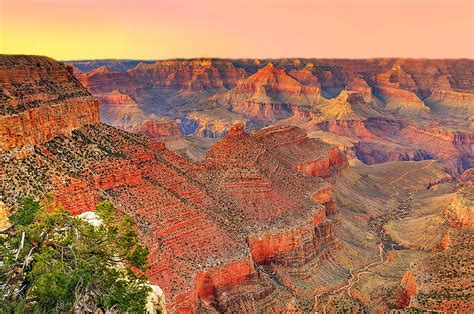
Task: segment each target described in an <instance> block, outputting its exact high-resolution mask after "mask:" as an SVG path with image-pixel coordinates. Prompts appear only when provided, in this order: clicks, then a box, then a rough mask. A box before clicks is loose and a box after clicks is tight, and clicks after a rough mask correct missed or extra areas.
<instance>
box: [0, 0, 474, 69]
mask: <svg viewBox="0 0 474 314" xmlns="http://www.w3.org/2000/svg"><path fill="white" fill-rule="evenodd" d="M472 38H474V1H470V0H413V1H407V0H387V1H383V2H381V1H374V0H361V1H355V0H334V1H329V0H314V1H312V0H253V1H249V0H156V1H155V0H122V1H112V0H102V1H93V0H0V53H9V54H39V55H47V56H50V57H53V58H56V59H59V60H74V59H76V60H77V59H106V58H127V59H163V58H179V57H185V58H190V57H224V58H225V57H230V58H246V57H249V58H277V57H319V58H324V57H327V58H330V57H333V58H344V57H346V58H370V57H416V58H422V57H425V58H456V57H458V58H459V57H467V58H474V40H472Z"/></svg>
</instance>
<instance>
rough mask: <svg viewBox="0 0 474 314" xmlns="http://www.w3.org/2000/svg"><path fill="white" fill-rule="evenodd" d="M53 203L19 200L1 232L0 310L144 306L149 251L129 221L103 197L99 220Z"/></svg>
mask: <svg viewBox="0 0 474 314" xmlns="http://www.w3.org/2000/svg"><path fill="white" fill-rule="evenodd" d="M52 204H53V202H52V200H51V198H49V199H47V200H45V201H43V202H39V201H36V200H33V199H31V198H25V199H23V201H22V205H21V207H20V208H19V210H18V211H17V212H16V213H15V214H14V215H12V216H11V217H10V221H11V222H12V227H10V228H9V229H8V230H7V231H6V232H4V234H3V235H0V306H3V308H0V312H2V311H3V310H5V311H6V312H20V313H22V312H25V311H26V312H38V313H43V312H48V313H51V312H61V313H63V312H70V311H79V312H89V311H91V312H92V311H96V310H98V309H101V310H102V311H106V310H109V311H110V310H111V311H116V312H125V311H128V312H133V313H140V312H143V311H144V307H145V304H146V298H147V295H148V293H149V291H150V288H149V287H148V286H147V285H146V280H145V278H144V277H143V276H142V275H137V273H141V272H142V271H144V270H146V268H147V267H148V266H147V264H146V258H147V255H148V249H147V248H146V247H144V246H142V245H140V243H139V240H138V237H137V234H136V232H135V231H134V221H133V220H132V219H131V218H130V217H129V216H127V215H125V216H122V217H118V216H117V215H116V211H115V209H114V206H113V204H112V203H110V202H107V201H106V202H101V203H99V204H98V205H97V206H96V215H97V216H98V217H99V219H100V221H101V223H100V224H99V225H98V226H94V225H92V224H90V223H89V222H87V221H86V220H84V219H81V218H78V217H75V216H71V215H70V213H69V212H68V211H66V210H64V209H63V208H61V207H54V206H53V205H52Z"/></svg>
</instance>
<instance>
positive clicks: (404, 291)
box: [395, 271, 416, 308]
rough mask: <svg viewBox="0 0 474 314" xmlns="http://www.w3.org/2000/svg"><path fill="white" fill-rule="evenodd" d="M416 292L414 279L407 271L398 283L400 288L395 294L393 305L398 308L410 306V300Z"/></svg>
mask: <svg viewBox="0 0 474 314" xmlns="http://www.w3.org/2000/svg"><path fill="white" fill-rule="evenodd" d="M415 292H416V279H415V276H413V273H412V272H410V271H407V272H406V273H405V274H404V275H403V278H402V280H401V282H400V286H399V287H398V288H397V290H396V292H395V299H396V301H395V304H396V306H398V307H402V308H405V307H408V306H409V305H410V299H411V297H412V295H413V294H415Z"/></svg>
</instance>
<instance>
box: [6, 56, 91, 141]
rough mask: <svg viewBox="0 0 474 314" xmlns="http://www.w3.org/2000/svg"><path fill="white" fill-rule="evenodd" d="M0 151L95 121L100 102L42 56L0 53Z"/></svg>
mask: <svg viewBox="0 0 474 314" xmlns="http://www.w3.org/2000/svg"><path fill="white" fill-rule="evenodd" d="M0 91H1V94H0V96H1V103H0V104H1V105H0V114H1V116H0V150H8V149H11V148H20V147H22V146H25V145H36V144H42V143H45V142H47V141H49V140H51V139H52V138H53V137H55V136H57V135H70V134H71V132H72V131H74V130H76V129H78V128H80V127H82V126H84V125H87V124H96V123H99V111H98V110H99V103H98V102H97V100H96V99H95V98H93V97H92V96H91V95H90V94H89V92H87V91H86V90H85V89H84V88H83V87H82V86H81V84H80V83H79V82H78V81H77V79H76V78H75V77H74V76H73V75H72V69H71V68H68V67H66V66H65V65H63V64H61V63H58V62H56V61H54V60H52V59H49V58H46V57H34V56H8V55H3V56H0Z"/></svg>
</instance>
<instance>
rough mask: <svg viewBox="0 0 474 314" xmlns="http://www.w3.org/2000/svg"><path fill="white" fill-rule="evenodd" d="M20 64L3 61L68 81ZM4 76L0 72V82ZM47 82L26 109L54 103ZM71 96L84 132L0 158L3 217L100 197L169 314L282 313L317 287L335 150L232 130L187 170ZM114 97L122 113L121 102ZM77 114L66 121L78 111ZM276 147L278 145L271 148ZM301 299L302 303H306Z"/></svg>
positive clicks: (79, 208)
mask: <svg viewBox="0 0 474 314" xmlns="http://www.w3.org/2000/svg"><path fill="white" fill-rule="evenodd" d="M22 58H23V57H16V56H13V57H6V59H8V60H7V61H8V62H14V63H15V64H16V63H19V62H20V61H21V62H22V63H23V65H22V67H21V68H22V69H23V68H28V69H29V71H30V76H31V77H35V76H36V75H38V73H42V71H43V70H42V68H41V67H42V65H41V66H38V67H36V62H38V63H39V64H46V65H47V66H49V67H53V68H55V67H57V68H58V69H61V71H62V70H64V71H65V72H66V73H65V74H64V76H65V77H66V78H70V77H71V76H70V75H71V74H70V73H69V72H68V71H67V70H66V68H65V67H64V66H62V65H61V64H59V63H57V62H55V61H53V60H50V59H46V58H41V57H32V58H27V59H22ZM25 60H26V61H25ZM30 68H31V69H30ZM8 71H9V70H6V69H5V68H0V77H7V75H5V74H4V73H3V72H8ZM100 71H107V70H106V69H101V70H100ZM47 72H48V71H47ZM49 72H53V71H49ZM45 78H47V77H45ZM49 79H50V80H51V83H50V84H51V89H49V90H47V91H41V92H39V93H40V94H39V95H42V96H41V97H43V98H44V99H46V101H45V102H42V101H38V102H37V103H35V105H34V106H36V107H34V108H32V109H28V110H36V108H45V110H50V108H51V107H55V106H56V104H55V103H49V102H48V101H49V99H56V98H55V97H56V96H57V95H56V94H55V89H60V88H62V85H61V84H62V81H63V79H62V78H61V77H59V78H58V77H52V78H49ZM71 80H72V82H75V83H77V81H76V80H75V79H73V78H71ZM22 84H25V85H26V86H29V85H28V84H33V83H31V81H29V80H26V82H24V83H19V86H18V85H12V86H16V88H17V89H18V90H20V91H25V94H24V96H23V97H24V98H25V99H38V100H40V99H42V98H38V97H39V95H38V94H36V89H26V88H23V85H22ZM36 85H41V84H40V83H39V82H35V84H33V86H36ZM8 91H9V93H12V94H17V93H18V91H16V89H13V88H12V89H9V90H8ZM27 91H29V93H27ZM75 93H76V94H79V95H80V94H82V93H84V94H85V95H86V96H84V97H85V98H86V99H88V100H91V104H92V105H93V106H91V107H88V108H89V109H90V110H94V112H93V113H92V116H93V117H95V119H91V120H86V121H83V120H81V116H76V117H75V119H77V120H79V121H81V122H84V123H83V124H81V125H77V121H76V122H71V124H72V126H66V127H67V128H68V132H63V131H57V132H56V133H54V134H51V136H50V137H47V138H41V140H38V141H35V142H32V143H30V144H31V149H30V151H29V154H26V155H22V156H18V155H17V153H16V151H15V146H13V145H11V146H8V147H6V149H5V151H2V155H1V158H0V160H1V164H0V166H1V168H0V169H2V171H1V179H2V187H4V189H3V190H2V191H1V199H2V200H4V202H5V205H6V206H8V208H10V209H12V210H15V209H16V208H17V206H18V204H19V200H20V197H22V196H24V195H30V196H33V197H42V196H43V195H44V194H45V193H47V192H51V193H53V195H54V196H55V201H56V203H58V204H60V205H62V206H64V207H65V208H66V209H67V210H70V211H71V213H72V214H74V215H77V214H81V213H84V212H91V211H93V209H94V205H95V203H96V202H98V201H99V200H101V199H107V200H111V201H112V202H114V203H115V204H116V206H117V209H118V210H119V211H121V212H124V213H128V214H130V215H131V216H132V217H134V218H135V220H136V221H137V231H138V232H139V234H140V236H141V238H142V239H143V241H144V242H145V243H146V244H147V245H148V246H149V247H150V249H151V253H150V256H149V260H150V263H151V269H150V270H149V271H148V272H147V276H148V278H149V280H150V281H151V283H152V284H157V285H159V286H160V287H161V288H162V290H163V292H164V294H165V296H166V301H167V306H168V308H169V309H170V311H172V312H181V311H228V312H241V311H247V310H248V311H256V312H262V311H281V310H283V309H285V308H287V307H288V306H289V298H290V296H291V295H293V294H295V292H296V291H300V289H302V288H301V287H299V286H298V285H300V284H299V283H301V282H304V287H306V288H305V289H309V290H308V291H311V289H313V288H315V287H316V284H317V283H316V281H313V279H311V280H307V279H308V278H309V277H311V278H313V277H314V275H311V273H308V270H307V269H308V267H310V266H311V267H313V268H311V269H313V270H314V269H316V268H314V267H317V266H315V265H318V263H320V261H322V260H324V259H326V258H328V256H329V255H330V254H331V252H332V251H335V250H336V249H337V240H336V238H335V237H334V229H335V225H334V222H333V218H332V216H333V215H334V214H335V213H336V212H337V207H336V203H335V200H334V197H333V195H332V190H331V185H330V184H329V183H328V182H327V181H325V180H323V179H321V178H319V177H329V176H332V175H335V174H337V173H338V172H340V171H341V170H342V169H343V168H344V167H346V166H347V160H346V159H345V157H344V156H343V155H340V153H339V152H338V151H337V150H334V149H333V148H332V147H330V146H328V145H326V144H323V143H320V142H318V141H316V140H314V139H308V138H307V137H306V135H305V132H304V131H302V130H300V129H298V128H296V127H292V128H288V127H283V128H282V127H278V126H277V127H270V128H267V129H265V130H262V131H260V132H258V133H255V134H247V133H246V132H245V130H244V125H243V124H237V125H235V126H233V127H231V128H230V132H229V134H227V136H226V138H225V139H223V140H222V141H220V142H219V143H218V144H216V145H215V146H214V147H213V148H212V149H211V150H210V151H209V153H208V154H207V155H206V157H205V158H204V160H203V161H202V162H200V163H193V162H191V161H190V160H188V159H186V158H182V157H180V156H179V155H177V154H175V153H173V152H171V151H169V150H168V149H167V148H166V147H165V144H164V143H163V142H159V141H156V140H155V139H152V138H150V137H144V136H140V135H136V134H132V133H127V132H125V131H123V130H119V129H116V128H113V127H110V126H106V125H104V124H101V123H99V122H98V115H99V108H98V106H97V102H96V101H94V99H93V98H92V97H90V96H89V95H88V94H87V92H86V91H85V90H84V89H83V88H82V87H81V86H80V85H79V84H78V85H77V90H76V91H75ZM112 97H116V99H114V100H113V101H114V102H120V101H122V100H123V101H124V103H128V104H130V100H129V99H128V98H127V97H126V96H123V95H122V94H119V93H118V92H113V93H112ZM2 104H3V103H2ZM31 106H33V104H32V105H31ZM71 106H73V105H72V104H71ZM74 106H75V107H74V108H73V109H71V110H72V112H73V113H75V112H77V111H78V110H79V109H80V108H81V106H82V103H75V104H74ZM5 107H6V108H9V107H7V106H5ZM76 107H78V108H76ZM10 115H11V114H10V113H4V114H3V115H2V118H5V117H7V118H8V117H10ZM35 123H36V126H37V127H38V128H39V129H45V128H47V127H48V126H50V125H51V121H50V120H44V119H40V120H37V121H35ZM64 123H65V122H64ZM20 126H21V125H20ZM53 130H54V129H53ZM147 130H148V132H150V133H153V135H157V134H159V135H160V136H165V137H166V136H174V135H175V133H176V132H177V126H176V125H174V126H173V127H171V128H169V127H168V126H165V127H163V128H161V126H160V125H159V124H158V123H155V122H150V124H148V125H147ZM170 130H171V131H170ZM173 130H174V131H173ZM282 137H283V138H286V140H287V142H286V143H284V145H276V144H277V143H275V142H278V141H279V140H280V139H281V138H282ZM300 163H308V164H315V165H316V166H315V167H316V168H317V170H314V169H316V168H314V169H313V170H312V171H310V172H308V171H304V170H301V169H299V168H298V167H297V165H298V164H300ZM325 166H327V167H328V169H324V167H325ZM300 170H301V171H302V172H303V173H301V172H299V171H300ZM308 276H309V277H308ZM312 276H313V277H312ZM282 280H283V281H282ZM290 281H292V282H290ZM281 282H282V283H281ZM243 291H245V295H244V294H243V293H242V292H243ZM298 298H299V300H300V301H301V302H303V301H304V302H307V301H308V300H309V301H311V300H312V298H313V293H305V294H303V295H301V296H300V297H298ZM305 300H306V301H305ZM304 302H303V303H304ZM293 306H296V305H294V304H293ZM298 306H300V305H298Z"/></svg>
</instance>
